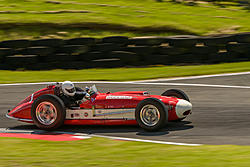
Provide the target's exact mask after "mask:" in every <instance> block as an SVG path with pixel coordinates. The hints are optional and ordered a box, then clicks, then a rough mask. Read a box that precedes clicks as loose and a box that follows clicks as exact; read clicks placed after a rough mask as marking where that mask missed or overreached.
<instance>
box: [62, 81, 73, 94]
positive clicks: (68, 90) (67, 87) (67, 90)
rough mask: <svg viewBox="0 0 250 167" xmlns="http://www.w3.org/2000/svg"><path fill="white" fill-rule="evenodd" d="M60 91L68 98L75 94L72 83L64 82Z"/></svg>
mask: <svg viewBox="0 0 250 167" xmlns="http://www.w3.org/2000/svg"><path fill="white" fill-rule="evenodd" d="M62 91H63V93H64V94H66V95H68V96H74V95H75V93H76V88H75V86H74V84H73V83H72V82H70V81H64V82H63V83H62Z"/></svg>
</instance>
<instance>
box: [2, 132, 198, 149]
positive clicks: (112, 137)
mask: <svg viewBox="0 0 250 167" xmlns="http://www.w3.org/2000/svg"><path fill="white" fill-rule="evenodd" d="M43 132H46V131H43V130H11V129H8V128H0V133H25V134H31V133H32V134H41V133H43ZM54 132H56V133H61V134H71V135H76V136H75V138H79V139H88V138H91V137H102V138H108V139H114V140H125V141H136V142H145V143H156V144H168V145H178V146H201V145H202V144H189V143H177V142H167V141H157V140H144V139H135V138H125V137H114V136H104V135H94V134H86V133H74V132H61V131H54Z"/></svg>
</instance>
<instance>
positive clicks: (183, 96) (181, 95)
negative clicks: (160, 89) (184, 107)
mask: <svg viewBox="0 0 250 167" xmlns="http://www.w3.org/2000/svg"><path fill="white" fill-rule="evenodd" d="M161 95H162V96H171V97H176V98H179V99H184V100H187V101H189V102H190V100H189V98H188V96H187V94H186V93H184V92H183V91H182V90H179V89H169V90H167V91H165V92H164V93H162V94H161ZM185 118H186V117H184V118H180V119H177V120H175V122H179V121H182V120H183V119H185Z"/></svg>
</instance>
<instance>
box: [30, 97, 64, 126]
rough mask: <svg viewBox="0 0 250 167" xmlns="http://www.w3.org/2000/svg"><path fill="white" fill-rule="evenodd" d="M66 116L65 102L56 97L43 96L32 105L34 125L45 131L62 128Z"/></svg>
mask: <svg viewBox="0 0 250 167" xmlns="http://www.w3.org/2000/svg"><path fill="white" fill-rule="evenodd" d="M65 116H66V110H65V106H64V103H63V101H62V100H61V99H60V98H59V97H57V96H55V95H50V94H47V95H42V96H40V97H38V98H37V99H36V100H35V101H34V102H33V104H32V107H31V117H32V119H33V122H34V124H35V125H36V126H37V127H38V128H40V129H43V130H55V129H56V128H58V127H60V126H61V125H62V124H63V122H64V120H65Z"/></svg>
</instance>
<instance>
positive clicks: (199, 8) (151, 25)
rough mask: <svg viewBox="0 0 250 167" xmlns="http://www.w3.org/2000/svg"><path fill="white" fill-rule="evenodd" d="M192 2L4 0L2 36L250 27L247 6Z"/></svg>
mask: <svg viewBox="0 0 250 167" xmlns="http://www.w3.org/2000/svg"><path fill="white" fill-rule="evenodd" d="M193 2H195V3H193V4H191V3H188V2H187V3H186V2H185V1H183V2H178V3H177V2H176V3H174V2H173V1H171V0H163V1H162V2H157V1H156V0H143V1H142V0H113V1H110V0H1V4H0V23H1V26H0V37H1V39H2V40H6V39H20V38H28V39H36V38H52V37H53V38H54V37H56V38H72V37H84V36H95V37H103V36H107V35H128V36H141V35H173V34H197V35H206V34H214V33H237V32H245V31H250V22H249V16H250V14H249V9H246V8H245V7H244V6H238V5H237V4H232V5H222V6H221V5H216V4H215V3H209V2H202V3H200V1H193ZM196 2H197V3H196ZM70 25H72V26H70ZM104 25H105V28H103V26H104ZM135 30H136V31H135ZM159 30H161V32H159ZM6 34H8V35H6Z"/></svg>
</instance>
